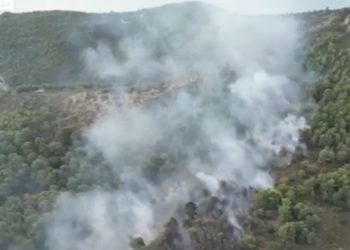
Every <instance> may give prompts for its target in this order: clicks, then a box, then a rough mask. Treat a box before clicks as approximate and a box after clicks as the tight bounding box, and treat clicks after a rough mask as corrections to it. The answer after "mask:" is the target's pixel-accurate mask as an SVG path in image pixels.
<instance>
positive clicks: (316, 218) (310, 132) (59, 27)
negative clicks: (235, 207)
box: [0, 6, 350, 250]
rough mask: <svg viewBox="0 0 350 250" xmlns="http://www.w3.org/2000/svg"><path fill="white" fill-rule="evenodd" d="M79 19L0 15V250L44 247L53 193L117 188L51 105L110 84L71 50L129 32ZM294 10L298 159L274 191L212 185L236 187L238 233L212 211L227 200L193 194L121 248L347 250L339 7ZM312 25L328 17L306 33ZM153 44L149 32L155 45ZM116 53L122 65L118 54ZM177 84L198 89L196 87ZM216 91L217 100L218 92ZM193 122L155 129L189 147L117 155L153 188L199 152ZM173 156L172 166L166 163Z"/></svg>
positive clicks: (349, 109)
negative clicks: (302, 35) (299, 40)
mask: <svg viewBox="0 0 350 250" xmlns="http://www.w3.org/2000/svg"><path fill="white" fill-rule="evenodd" d="M164 8H174V6H170V7H164ZM179 8H180V7H179ZM152 11H154V12H155V13H156V12H161V11H162V10H161V9H155V10H152ZM89 15H95V14H85V13H74V12H37V13H27V14H11V13H4V14H2V15H0V34H1V35H0V74H1V76H2V77H3V78H4V79H6V82H7V83H8V85H9V90H8V91H1V93H0V249H4V250H6V249H9V250H10V249H11V250H12V249H16V250H17V249H20V250H46V249H49V250H55V249H50V248H49V247H48V246H47V244H46V237H47V232H46V231H47V225H48V224H49V223H50V221H51V220H52V217H53V214H52V212H53V210H54V208H55V201H56V199H57V198H58V197H59V196H60V194H61V193H64V192H71V193H75V194H79V193H84V192H89V191H92V190H104V191H114V190H118V189H120V188H122V187H121V186H122V185H121V181H120V179H119V178H120V176H118V173H116V172H115V169H114V168H111V167H110V163H109V162H107V161H106V160H105V159H104V158H103V156H102V153H101V152H94V153H91V152H90V151H87V150H86V144H87V140H88V139H87V138H85V136H84V132H83V131H84V127H83V126H82V124H81V123H76V122H74V121H72V122H70V121H68V122H66V123H64V124H62V123H61V120H62V119H64V117H65V115H66V114H64V112H63V111H62V109H61V106H62V99H64V98H66V97H67V96H70V95H71V94H72V93H79V92H82V91H90V90H96V91H100V90H101V91H106V92H107V91H108V90H106V89H108V88H109V87H110V85H108V83H107V82H108V81H107V80H106V79H104V80H102V81H105V82H106V84H105V85H99V86H96V85H95V84H94V82H95V81H96V79H95V78H94V77H93V76H91V75H89V73H86V71H84V70H85V69H84V68H82V66H81V60H82V59H81V57H80V54H81V53H82V48H84V47H86V46H92V45H94V44H95V43H96V41H97V40H99V39H104V40H106V41H107V42H108V43H110V44H112V46H116V47H117V45H116V44H117V43H118V41H119V40H118V39H119V37H118V36H126V35H127V36H133V35H135V34H129V33H128V32H129V30H131V28H130V27H126V28H125V29H123V28H120V30H119V31H118V32H116V31H115V32H112V33H111V32H110V31H109V30H108V28H105V29H104V26H103V22H104V20H105V17H103V16H101V17H99V20H101V23H100V24H99V25H98V26H96V27H95V26H94V28H93V31H92V32H91V29H86V30H85V29H84V27H85V26H86V25H87V26H89V25H90V24H89V18H90V16H89ZM105 15H106V16H108V15H110V16H109V18H111V19H113V20H114V19H115V20H119V19H120V16H122V17H124V18H130V19H133V18H136V17H135V16H136V13H125V14H121V13H111V14H105ZM146 15H147V14H146ZM296 15H297V16H298V17H299V18H301V19H302V20H303V22H305V26H306V27H307V28H306V30H308V29H309V30H311V31H310V32H306V36H308V42H307V45H306V46H305V48H304V51H303V52H304V54H303V68H304V70H305V71H306V70H308V71H313V72H317V75H318V77H317V79H313V82H310V83H309V84H308V85H307V86H306V87H305V89H303V92H304V93H305V95H306V97H305V99H306V102H307V105H306V107H304V110H303V112H304V113H305V116H306V117H307V119H308V123H309V126H308V127H307V128H305V129H304V130H303V131H302V137H301V140H302V142H303V143H304V144H305V145H306V146H307V153H305V154H296V155H294V156H293V160H292V163H291V164H290V165H289V166H285V167H282V168H273V170H272V171H273V172H274V173H273V175H274V176H275V179H276V181H275V184H274V187H273V188H269V189H264V190H250V189H249V190H248V189H243V190H239V191H237V189H236V188H235V187H234V186H233V185H231V184H230V183H225V182H221V183H220V192H221V193H226V192H231V193H234V192H237V194H236V197H239V198H240V199H249V200H250V202H251V206H250V208H249V214H248V215H242V217H241V218H238V219H239V224H240V225H241V226H242V233H241V234H240V235H239V236H237V234H236V232H237V228H236V227H234V226H233V225H232V224H231V223H230V221H229V218H228V216H227V214H225V213H224V212H223V209H224V207H225V206H226V205H225V204H226V203H227V201H226V200H225V199H223V198H222V197H217V196H214V195H212V194H210V193H209V192H208V193H207V192H205V191H204V193H203V197H205V198H204V200H203V202H202V203H195V202H192V201H188V202H187V203H185V204H182V206H181V207H179V208H178V210H179V214H180V215H181V216H177V217H176V218H175V217H174V218H169V220H168V222H167V223H166V224H165V225H163V227H162V232H161V233H160V234H159V235H158V236H157V237H156V238H155V239H154V240H152V241H150V242H146V240H145V239H143V238H142V237H141V236H135V237H133V238H130V248H132V249H134V250H180V249H187V248H186V247H188V246H187V245H186V246H184V245H183V244H180V243H179V242H182V241H183V236H182V234H183V231H186V235H187V236H188V237H189V239H187V241H188V242H190V243H186V244H190V245H191V248H190V249H194V250H212V249H217V250H228V249H242V250H260V249H261V250H274V249H276V250H282V249H286V250H293V249H305V250H312V249H318V250H323V249H324V250H326V249H327V250H328V249H347V248H348V246H349V244H350V238H349V237H348V235H349V233H350V67H349V65H350V23H349V22H350V19H349V17H350V9H342V10H335V11H331V10H323V11H316V12H310V13H303V14H296ZM149 16H152V14H149ZM189 18H193V17H189ZM323 20H330V21H329V22H325V23H326V24H325V25H323V26H322V25H320V27H318V28H317V29H314V28H315V26H317V25H318V24H319V23H322V22H324V21H323ZM149 21H150V20H149ZM189 21H190V20H189ZM130 25H134V27H133V28H132V30H133V32H135V33H138V32H141V34H143V33H142V32H147V30H146V31H145V30H144V27H143V26H142V25H143V24H142V23H138V22H137V21H136V22H131V24H130ZM120 27H122V26H120ZM77 30H80V32H79V35H75V36H73V35H71V36H69V39H67V34H77V33H76V31H77ZM163 32H166V30H163ZM177 32H178V31H177ZM182 32H184V33H185V35H184V36H186V35H187V34H188V33H191V30H190V29H188V30H187V28H184V31H182ZM158 38H159V37H155V38H153V37H152V39H156V41H158V40H157V39H158ZM179 40H181V38H179ZM82 44H83V45H82ZM164 44H166V43H164V41H162V42H159V44H155V45H154V51H152V52H153V54H154V55H157V56H159V54H163V53H165V52H164V51H166V49H165V48H164V46H166V45H164ZM180 44H181V41H180ZM162 46H163V47H162ZM169 46H170V45H169ZM167 49H169V48H167ZM117 54H118V55H117V57H120V58H123V53H122V51H118V52H117ZM153 54H152V55H153ZM226 70H228V71H225V72H224V71H223V74H224V75H225V79H226V80H227V81H228V82H230V81H232V80H233V79H235V77H236V76H235V74H234V72H232V71H230V70H229V69H226ZM118 81H119V79H118ZM72 84H74V85H72ZM188 88H189V89H190V91H191V92H193V93H196V91H197V92H198V86H196V85H194V86H190V87H188ZM40 91H41V92H40ZM218 91H219V92H220V91H222V94H223V96H225V94H226V92H225V90H222V89H220V90H218ZM220 93H221V92H220ZM195 95H196V94H195ZM167 98H170V99H171V98H174V96H172V95H170V96H166V97H164V98H161V99H160V100H159V101H160V102H164V103H166V99H167ZM163 99H165V100H163ZM225 104H226V100H225V101H223V103H219V104H218V97H217V96H209V97H208V98H207V99H206V100H205V101H203V102H200V106H201V109H200V111H201V112H203V113H204V112H206V110H207V109H209V108H210V109H213V111H212V112H214V113H220V114H225V112H226V110H225V107H226V106H225ZM151 105H153V104H151ZM165 105H166V104H165ZM201 117H202V116H201V114H198V115H195V116H193V117H190V118H189V120H188V121H189V122H188V123H187V124H181V121H180V122H179V123H177V121H173V123H171V124H170V125H169V126H168V128H167V129H166V130H165V132H164V133H173V134H176V135H177V138H176V139H177V140H178V141H182V140H183V141H186V140H191V141H194V142H196V143H195V145H194V146H192V145H191V146H190V145H185V146H183V148H182V150H179V152H174V151H172V150H169V148H170V147H172V146H174V145H176V143H177V140H174V141H169V140H168V138H164V140H159V141H157V144H156V145H155V146H154V148H153V150H154V152H151V153H149V154H147V159H142V160H141V163H140V162H139V159H138V156H137V155H136V156H134V155H132V157H128V155H127V154H132V153H133V151H132V150H127V149H125V155H123V156H125V159H120V162H123V164H125V165H135V166H136V165H140V166H139V167H140V171H141V173H142V176H143V177H144V178H145V179H146V180H148V181H149V182H151V183H156V184H158V183H161V180H162V177H163V176H165V175H171V174H173V173H176V172H177V171H179V170H178V169H179V168H181V166H182V165H183V164H184V162H186V161H187V160H188V159H189V158H190V157H191V156H193V155H198V157H200V159H206V155H209V153H208V152H207V151H206V150H208V148H206V147H204V146H202V145H203V144H205V143H206V140H208V139H207V138H203V136H202V135H201V134H200V133H201V132H200V131H198V130H197V128H196V122H197V121H198V120H199V121H201V122H204V120H201ZM242 130H244V128H242ZM214 150H215V149H214ZM182 151H185V153H184V152H182ZM190 151H191V154H190V153H188V152H190ZM179 155H180V156H181V157H180V158H181V159H182V161H176V160H177V159H178V158H179ZM203 155H204V157H203ZM129 158H130V159H131V160H129ZM209 160H210V159H209V156H208V161H209ZM118 163H119V162H118ZM97 165H98V166H99V167H98V168H96V167H95V166H97ZM181 171H182V170H181ZM184 175H186V173H184ZM81 233H82V234H84V233H86V232H81ZM233 235H234V236H233ZM118 250H119V249H118ZM120 250H123V249H120Z"/></svg>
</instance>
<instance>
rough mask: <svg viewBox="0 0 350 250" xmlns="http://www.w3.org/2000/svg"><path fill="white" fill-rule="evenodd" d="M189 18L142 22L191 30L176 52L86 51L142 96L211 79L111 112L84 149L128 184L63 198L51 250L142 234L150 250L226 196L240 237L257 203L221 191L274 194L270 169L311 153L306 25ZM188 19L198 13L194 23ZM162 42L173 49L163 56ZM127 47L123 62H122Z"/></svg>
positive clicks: (204, 15)
mask: <svg viewBox="0 0 350 250" xmlns="http://www.w3.org/2000/svg"><path fill="white" fill-rule="evenodd" d="M188 7H189V6H186V8H188ZM197 7H198V6H197ZM186 8H184V7H178V8H175V7H174V9H172V8H165V9H164V11H162V12H157V14H156V13H155V12H154V13H153V12H150V13H149V12H140V13H138V15H139V17H138V18H147V15H148V14H149V15H150V14H152V18H153V19H152V20H157V23H158V24H160V25H157V26H155V27H153V29H155V31H154V32H159V30H163V31H164V30H166V29H172V30H180V29H183V32H182V33H181V35H180V36H175V37H172V38H173V40H171V42H169V44H168V45H165V44H164V41H160V42H159V40H152V39H156V38H157V37H158V38H159V36H153V35H149V36H141V35H140V36H133V37H132V38H130V37H128V38H126V39H121V41H120V43H118V46H119V47H118V46H116V45H115V44H114V45H110V44H108V43H106V42H103V41H101V42H100V43H99V44H98V45H97V46H96V47H94V48H87V50H86V53H84V55H83V56H84V58H85V59H86V63H87V64H86V65H87V68H88V69H89V71H90V73H91V74H95V75H97V76H98V77H100V78H102V79H104V78H110V77H112V78H115V79H123V80H130V81H135V80H137V79H138V80H139V83H137V85H136V86H139V87H144V85H142V82H143V81H147V80H150V79H151V80H154V79H157V78H162V77H186V76H189V75H190V76H193V74H194V75H196V76H197V75H198V76H200V78H201V81H200V83H198V84H197V85H193V86H190V87H188V88H184V89H182V90H179V91H177V92H176V93H172V94H171V95H168V96H164V97H163V98H160V99H159V100H157V102H153V103H151V104H149V105H145V106H143V107H135V108H133V109H130V110H123V111H121V110H118V109H116V108H114V107H110V112H109V113H108V114H107V115H104V116H102V117H99V119H98V120H97V121H96V122H95V123H94V124H93V125H92V126H91V127H90V128H89V129H88V131H87V132H86V140H87V142H88V146H87V148H86V150H87V151H88V152H98V153H100V154H101V155H102V156H103V158H104V159H105V161H106V162H107V163H108V165H109V166H110V168H111V169H112V173H114V174H115V175H117V176H118V178H119V181H120V186H119V189H118V191H104V190H103V189H97V190H94V191H91V192H87V193H79V194H65V195H62V197H61V198H60V199H59V200H58V201H57V208H56V210H55V212H54V216H53V221H52V224H51V225H50V227H49V228H48V241H47V245H48V247H49V249H50V250H69V249H72V250H73V249H74V250H83V249H84V250H98V249H106V250H112V249H118V250H124V249H129V240H130V237H131V236H134V235H140V236H142V237H144V239H145V240H146V241H147V242H149V241H150V240H152V239H154V237H156V235H157V233H159V232H160V230H161V228H162V226H163V225H164V223H165V222H166V221H167V220H168V219H169V218H170V217H171V216H176V214H177V212H178V208H179V207H180V206H183V205H184V204H185V203H186V202H188V201H194V202H200V201H201V197H200V194H199V193H200V192H201V191H202V190H203V189H206V190H208V191H209V192H210V193H212V194H213V195H218V196H222V195H225V196H226V198H227V199H228V200H229V202H230V206H229V208H230V209H228V210H227V211H226V213H227V214H228V216H229V217H230V220H231V223H232V224H233V225H235V227H236V228H240V225H239V223H238V220H237V218H236V217H237V211H236V210H234V209H233V208H234V207H235V208H237V207H238V208H239V210H240V211H242V210H243V211H247V208H248V206H249V204H248V203H247V200H245V199H244V198H242V197H240V196H239V195H236V194H235V193H228V194H222V193H221V191H220V185H222V183H223V182H225V183H228V184H229V185H232V186H234V187H236V190H238V192H239V190H243V189H252V188H253V189H263V188H268V187H271V186H272V185H273V179H272V177H271V175H270V170H271V167H272V165H277V163H276V162H277V161H279V160H283V162H284V163H287V162H288V160H290V157H291V155H292V154H293V153H295V152H296V150H297V149H298V148H300V147H302V145H301V144H300V143H299V132H300V130H301V129H303V128H304V127H305V126H306V123H305V120H304V118H303V117H301V116H300V115H299V113H300V110H301V106H302V98H301V97H300V88H301V87H302V86H301V83H299V82H295V81H293V80H292V79H294V78H293V76H295V75H297V76H298V77H300V76H302V72H301V70H300V68H299V65H300V64H299V62H298V54H299V53H300V48H301V46H302V44H301V40H300V30H299V26H298V22H297V21H296V20H293V19H291V18H287V17H259V18H258V17H238V16H230V15H227V14H225V13H223V12H221V11H219V10H217V9H211V8H210V7H200V8H199V10H197V11H194V10H193V9H190V11H189V12H188V11H186V10H185V9H186ZM188 13H192V16H191V18H193V15H195V18H194V19H192V22H191V23H189V22H188V20H187V19H186V15H187V14H188ZM179 14H181V15H182V16H183V17H184V18H181V17H179ZM194 20H195V21H196V22H194ZM97 22H98V21H97ZM123 22H128V20H123ZM130 22H132V21H130ZM148 23H149V19H148ZM108 25H110V26H109V27H113V25H114V23H109V24H108ZM157 30H158V31H157ZM147 31H149V29H148V30H147ZM163 31H162V32H163ZM147 34H149V33H147ZM148 39H150V40H148ZM184 41H185V42H184ZM152 42H158V43H157V46H165V49H164V51H162V53H160V54H161V55H160V56H158V57H157V56H156V55H157V53H155V51H154V49H156V48H157V47H156V46H154V44H153V43H152ZM182 44H183V45H182ZM120 48H123V49H122V51H123V52H124V57H123V59H120V58H119V57H118V55H116V54H115V50H116V49H118V50H120ZM175 48H178V49H175ZM135 78H136V79H135ZM163 154H165V155H166V156H167V157H166V158H164V159H163V158H161V157H160V158H161V159H160V161H161V164H160V165H163V170H161V171H160V172H159V171H156V172H154V175H152V176H148V175H147V174H145V171H144V165H145V163H144V161H145V160H147V159H150V158H152V157H153V156H154V155H163ZM157 160H158V161H159V159H158V158H157ZM162 161H163V162H162ZM90 168H91V167H90ZM90 168H87V169H84V171H85V172H86V173H90V171H91V173H93V172H96V169H97V171H98V169H99V165H95V166H93V168H94V170H91V169H90ZM101 171H103V170H102V169H101ZM96 178H98V176H96Z"/></svg>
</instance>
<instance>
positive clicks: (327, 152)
mask: <svg viewBox="0 0 350 250" xmlns="http://www.w3.org/2000/svg"><path fill="white" fill-rule="evenodd" d="M318 160H319V161H320V162H321V163H324V164H327V163H332V162H334V160H335V154H334V151H333V150H332V149H330V148H329V147H325V148H324V149H323V150H322V151H321V152H320V153H319V155H318Z"/></svg>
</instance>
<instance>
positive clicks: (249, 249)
mask: <svg viewBox="0 0 350 250" xmlns="http://www.w3.org/2000/svg"><path fill="white" fill-rule="evenodd" d="M241 244H242V247H243V249H244V250H256V249H258V245H257V241H256V238H255V237H254V236H253V235H251V234H247V233H246V234H244V235H243V238H242V243H241Z"/></svg>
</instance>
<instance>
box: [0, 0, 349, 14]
mask: <svg viewBox="0 0 350 250" xmlns="http://www.w3.org/2000/svg"><path fill="white" fill-rule="evenodd" d="M1 1H8V0H0V2H1ZM13 1H14V11H15V12H26V11H33V10H53V9H59V10H79V11H87V12H109V11H130V10H137V9H142V8H149V7H154V6H160V5H164V4H168V3H175V2H183V0H127V1H125V0H115V1H111V0H13ZM204 2H207V3H211V4H215V5H219V6H221V7H224V8H225V9H228V10H230V11H232V12H235V13H240V14H268V13H290V12H300V11H307V10H315V9H324V8H326V7H329V8H342V7H347V6H350V0H261V1H256V0H204Z"/></svg>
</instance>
